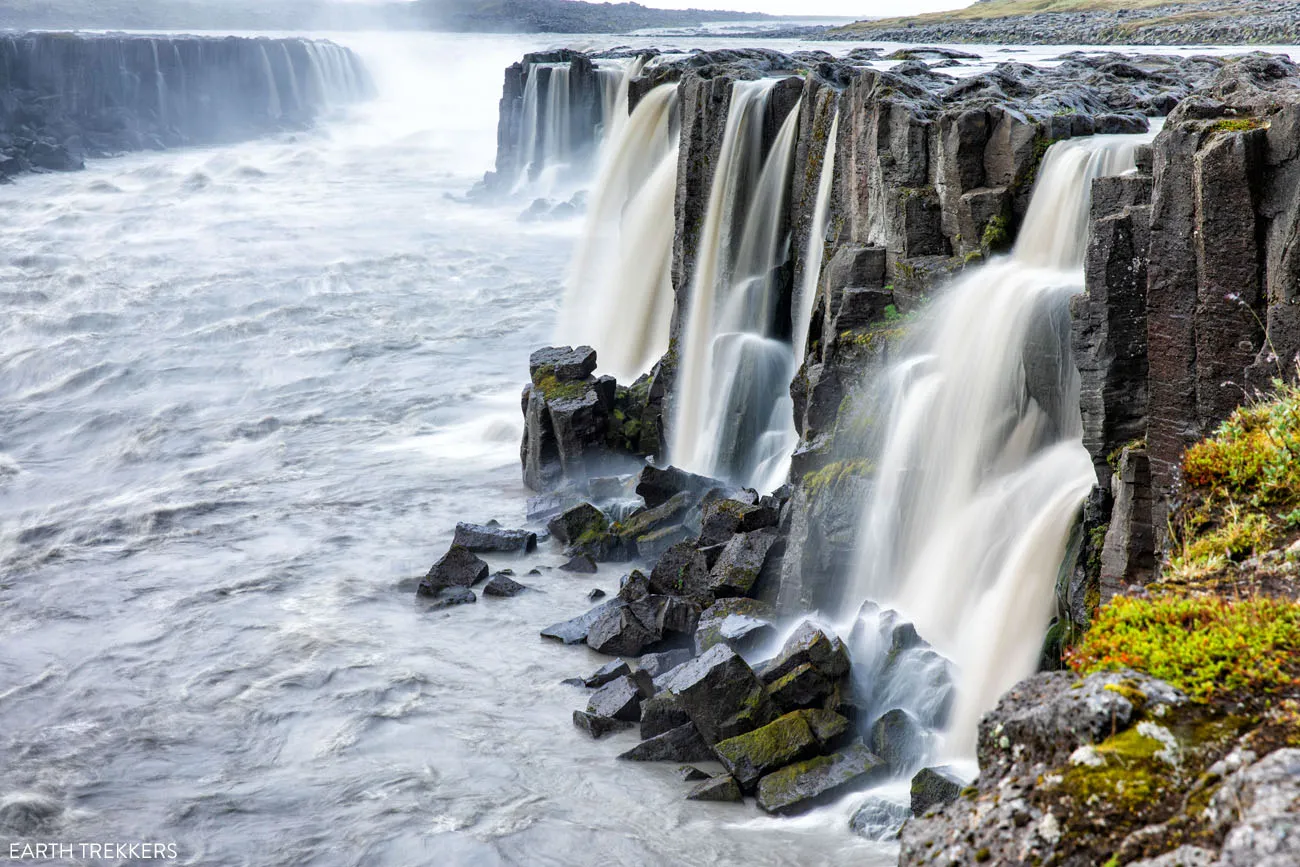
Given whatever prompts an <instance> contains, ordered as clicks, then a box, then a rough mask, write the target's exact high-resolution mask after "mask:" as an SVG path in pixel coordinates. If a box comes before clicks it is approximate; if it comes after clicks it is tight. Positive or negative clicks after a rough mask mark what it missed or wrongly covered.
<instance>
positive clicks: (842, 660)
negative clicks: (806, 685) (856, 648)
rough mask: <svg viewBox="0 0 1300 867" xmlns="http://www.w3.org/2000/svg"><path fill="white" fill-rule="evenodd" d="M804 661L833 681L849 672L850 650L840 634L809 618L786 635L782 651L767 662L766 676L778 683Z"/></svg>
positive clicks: (763, 668)
mask: <svg viewBox="0 0 1300 867" xmlns="http://www.w3.org/2000/svg"><path fill="white" fill-rule="evenodd" d="M802 665H809V666H812V668H813V670H815V671H816V672H818V673H819V674H821V675H822V676H823V677H825V678H826V679H827V680H832V681H833V680H835V679H836V678H839V677H843V676H844V675H845V674H848V672H849V652H848V649H847V648H845V646H844V642H843V641H841V640H840V639H839V638H837V637H835V636H834V635H833V634H827V633H826V631H825V630H823V629H822V628H821V627H820V626H818V625H817V624H816V623H814V622H813V621H811V620H805V621H804V622H802V623H800V624H799V625H798V627H796V628H795V631H794V632H793V633H792V634H791V635H790V637H789V638H787V639H786V641H785V644H784V645H782V647H781V652H780V653H778V654H777V655H776V656H775V657H774V658H773V659H772V660H771V661H770V662H768V663H766V664H765V665H763V667H762V671H763V680H765V681H766V682H767V683H769V684H770V683H774V682H775V681H777V680H779V679H780V678H782V677H784V676H785V675H787V674H789V673H790V672H792V671H794V670H795V669H796V668H798V667H799V666H802Z"/></svg>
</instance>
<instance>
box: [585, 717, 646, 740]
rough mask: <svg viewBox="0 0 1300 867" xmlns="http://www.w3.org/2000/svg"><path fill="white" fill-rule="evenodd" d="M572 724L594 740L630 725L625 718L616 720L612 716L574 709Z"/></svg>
mask: <svg viewBox="0 0 1300 867" xmlns="http://www.w3.org/2000/svg"><path fill="white" fill-rule="evenodd" d="M573 724H574V725H575V726H577V727H578V728H580V729H582V730H583V731H585V732H586V733H587V734H589V735H591V736H592V737H593V738H595V739H596V740H600V739H601V738H603V737H604V736H605V735H607V734H611V733H613V732H617V731H622V730H623V729H625V728H629V727H630V726H631V725H632V724H631V723H630V722H627V721H625V720H617V719H614V718H613V717H607V716H601V715H599V714H594V713H587V712H586V711H581V710H575V711H574V712H573Z"/></svg>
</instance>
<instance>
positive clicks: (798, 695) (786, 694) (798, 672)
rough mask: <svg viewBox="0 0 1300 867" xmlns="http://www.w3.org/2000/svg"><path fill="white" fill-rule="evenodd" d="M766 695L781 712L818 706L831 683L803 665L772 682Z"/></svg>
mask: <svg viewBox="0 0 1300 867" xmlns="http://www.w3.org/2000/svg"><path fill="white" fill-rule="evenodd" d="M767 691H768V693H769V694H770V695H771V696H772V700H773V701H775V702H776V705H777V707H779V708H781V710H785V711H791V710H796V709H798V708H804V707H813V706H820V705H821V704H822V703H823V702H824V701H825V700H826V698H827V697H828V696H829V695H830V693H831V682H830V681H829V680H827V679H826V678H825V677H823V676H822V674H821V673H820V672H819V671H817V669H815V668H813V666H812V665H811V664H810V663H804V664H803V665H801V666H799V667H798V668H796V669H794V670H793V671H791V672H789V673H788V674H786V675H784V676H782V677H779V678H777V679H776V680H774V681H772V683H771V684H770V685H769V686H768V689H767Z"/></svg>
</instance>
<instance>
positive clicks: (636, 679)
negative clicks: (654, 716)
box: [587, 672, 654, 723]
mask: <svg viewBox="0 0 1300 867" xmlns="http://www.w3.org/2000/svg"><path fill="white" fill-rule="evenodd" d="M653 694H654V687H653V686H652V685H651V682H650V676H649V675H644V674H642V673H641V672H636V673H634V674H625V675H622V676H621V677H618V678H615V679H614V680H611V681H610V682H609V683H607V684H605V685H604V686H602V687H601V688H600V689H598V690H596V691H595V692H594V693H592V694H591V698H590V700H588V702H587V713H589V714H593V715H595V716H607V717H610V718H612V719H617V720H623V721H624V722H630V723H634V722H640V721H641V702H642V701H643V700H644V699H647V698H649V697H650V696H651V695H653Z"/></svg>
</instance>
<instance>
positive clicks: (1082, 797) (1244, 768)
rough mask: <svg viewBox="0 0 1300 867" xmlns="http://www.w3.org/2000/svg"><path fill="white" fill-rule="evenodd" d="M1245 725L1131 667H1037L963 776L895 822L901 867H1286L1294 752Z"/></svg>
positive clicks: (992, 719)
mask: <svg viewBox="0 0 1300 867" xmlns="http://www.w3.org/2000/svg"><path fill="white" fill-rule="evenodd" d="M1248 726H1249V723H1248V722H1247V721H1246V720H1244V719H1242V718H1240V717H1233V716H1231V715H1228V716H1225V715H1224V714H1223V711H1222V710H1217V709H1214V708H1212V707H1207V706H1205V705H1199V704H1193V703H1191V702H1189V701H1188V699H1187V697H1186V696H1184V695H1182V694H1181V693H1179V692H1178V691H1177V690H1175V689H1174V688H1173V687H1171V686H1169V685H1168V684H1166V683H1163V682H1162V681H1159V680H1155V679H1153V678H1150V677H1147V676H1145V675H1139V674H1137V673H1135V672H1114V673H1108V674H1096V675H1092V676H1090V677H1088V678H1086V679H1083V680H1080V679H1079V678H1077V677H1076V676H1075V675H1073V674H1067V673H1064V672H1053V673H1044V674H1039V675H1036V676H1035V677H1033V678H1030V679H1029V680H1027V681H1024V682H1023V683H1021V684H1019V685H1018V686H1017V687H1016V688H1015V689H1013V690H1012V691H1010V692H1009V693H1007V694H1006V695H1005V696H1004V697H1003V698H1002V700H1001V701H1000V702H999V703H998V706H997V708H996V709H994V710H993V711H991V712H990V713H988V714H987V715H986V716H985V717H984V719H983V720H982V721H981V723H980V732H979V744H978V755H979V763H980V775H979V778H978V780H976V782H975V784H974V785H973V786H972V787H970V788H968V789H965V790H963V791H962V792H961V794H960V795H959V796H957V797H956V798H955V799H951V796H950V795H946V796H945V798H944V799H945V800H948V803H946V804H942V803H939V804H936V803H935V802H933V801H929V802H922V805H921V806H922V807H923V808H924V809H923V812H921V813H920V814H919V815H918V816H917V817H916V818H913V819H912V820H910V821H908V822H907V823H906V824H905V825H904V826H903V831H902V848H901V852H900V855H899V864H900V865H913V864H918V865H919V864H938V863H958V864H966V863H990V864H1026V863H1043V864H1046V863H1051V864H1059V865H1063V867H1074V865H1078V867H1084V865H1096V864H1102V863H1112V864H1142V865H1145V867H1152V865H1157V864H1159V865H1172V864H1207V865H1216V867H1227V865H1236V864H1264V863H1278V864H1287V863H1292V862H1293V859H1294V858H1295V856H1296V854H1297V852H1300V849H1297V847H1296V840H1295V834H1296V831H1295V829H1296V828H1297V814H1296V806H1297V803H1300V800H1298V799H1300V775H1297V773H1296V768H1297V762H1298V761H1300V751H1297V750H1294V749H1286V748H1282V749H1278V748H1277V745H1276V743H1271V744H1270V745H1269V746H1264V747H1260V746H1259V744H1260V743H1261V741H1259V740H1253V741H1252V740H1251V738H1252V737H1253V736H1252V735H1250V734H1249V733H1243V732H1244V731H1245V729H1246V728H1248ZM1256 748H1259V749H1263V750H1264V751H1265V752H1266V753H1267V754H1266V755H1261V754H1260V753H1257V752H1255V749H1256ZM928 773H929V772H928V771H922V774H918V780H919V779H920V778H921V776H922V775H924V774H928ZM914 791H916V789H915V787H914ZM1265 829H1267V830H1265ZM1269 858H1278V859H1280V860H1277V861H1276V862H1270V861H1269V860H1268V859H1269ZM1108 859H1109V860H1108ZM1190 859H1198V860H1190Z"/></svg>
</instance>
